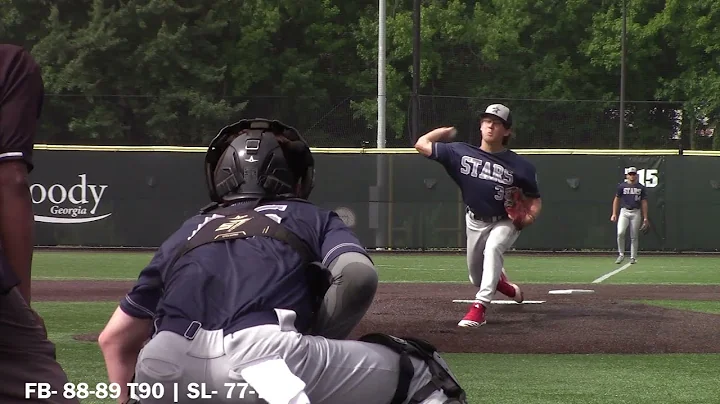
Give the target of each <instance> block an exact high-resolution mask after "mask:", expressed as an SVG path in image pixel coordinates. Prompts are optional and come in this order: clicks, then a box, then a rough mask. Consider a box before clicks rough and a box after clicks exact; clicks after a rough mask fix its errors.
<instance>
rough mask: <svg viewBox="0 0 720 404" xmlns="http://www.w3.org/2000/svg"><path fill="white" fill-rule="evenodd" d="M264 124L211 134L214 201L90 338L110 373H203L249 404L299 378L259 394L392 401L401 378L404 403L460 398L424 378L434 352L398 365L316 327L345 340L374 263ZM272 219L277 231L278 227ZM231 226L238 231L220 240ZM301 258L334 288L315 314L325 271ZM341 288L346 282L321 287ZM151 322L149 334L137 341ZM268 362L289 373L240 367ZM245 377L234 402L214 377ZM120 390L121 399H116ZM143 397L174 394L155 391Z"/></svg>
mask: <svg viewBox="0 0 720 404" xmlns="http://www.w3.org/2000/svg"><path fill="white" fill-rule="evenodd" d="M266 125H267V121H258V120H254V121H250V122H248V121H241V122H239V123H237V124H236V125H231V126H229V127H226V128H225V129H223V131H221V133H220V134H219V135H218V137H216V139H215V140H214V141H213V143H212V145H211V147H210V149H209V151H208V154H207V159H206V162H207V163H208V164H207V166H206V175H207V179H208V181H207V183H208V187H209V191H210V194H211V195H213V200H214V201H215V202H221V203H222V204H223V206H222V207H219V208H216V209H213V210H209V211H206V212H204V213H203V214H201V215H197V216H194V217H192V218H190V219H188V220H187V221H186V222H185V223H184V224H183V225H182V226H181V228H180V229H179V230H178V231H177V232H175V233H174V234H173V235H171V237H170V238H169V239H168V240H166V241H165V242H164V243H163V244H162V246H161V247H160V249H159V250H158V251H157V253H156V254H155V256H154V258H153V259H152V261H151V262H150V264H149V265H148V266H147V267H146V268H145V269H143V271H142V272H141V273H140V276H139V278H138V281H137V284H136V286H135V287H134V288H133V289H132V290H131V291H130V292H129V293H128V295H127V296H126V297H125V298H124V299H123V300H122V301H121V303H120V307H119V308H118V309H117V310H116V311H115V313H114V314H113V316H112V318H111V319H110V321H109V323H108V324H107V326H106V327H105V329H104V330H103V332H102V334H101V335H100V338H99V342H100V347H101V349H102V352H103V355H104V357H105V363H106V366H107V370H108V377H109V381H110V382H114V383H119V384H120V385H121V386H125V385H126V383H128V382H130V380H131V378H132V377H133V373H135V374H134V376H135V382H138V383H151V384H154V383H156V382H160V383H168V385H167V387H166V391H167V392H171V391H172V389H171V386H170V383H177V385H178V386H179V387H180V389H182V390H184V389H185V386H188V384H189V383H191V382H194V383H207V387H208V389H209V390H208V391H210V389H211V390H215V391H219V392H221V393H220V394H219V395H218V396H216V397H215V399H214V400H213V401H212V402H217V403H220V402H228V403H229V402H232V403H239V402H243V403H256V402H259V401H258V397H260V396H262V395H266V397H267V395H268V394H277V393H279V392H281V391H282V390H283V389H286V388H288V389H289V388H292V385H293V383H292V382H293V381H297V380H295V379H294V376H297V377H299V378H300V379H301V380H302V382H303V383H304V384H305V388H304V389H302V390H304V391H298V390H297V389H296V390H293V391H291V392H289V393H288V397H286V398H285V399H284V400H281V401H272V400H268V401H269V402H270V404H273V403H283V404H288V401H289V399H293V400H290V403H297V404H304V403H307V402H312V403H325V404H361V403H362V404H365V403H390V402H391V401H392V398H393V397H394V395H395V393H396V390H398V386H399V385H402V383H400V382H402V381H403V380H405V381H407V382H408V383H409V384H408V385H406V386H409V390H408V392H407V397H408V398H410V397H413V396H414V395H416V394H419V397H416V398H417V399H418V400H417V401H414V402H416V403H423V404H429V403H433V404H465V401H464V399H463V397H462V396H461V397H460V399H459V400H448V398H447V396H446V395H445V394H444V393H443V392H442V390H439V389H438V386H440V385H442V384H440V385H436V384H432V383H442V382H443V381H445V382H447V383H450V384H449V385H452V381H451V380H448V378H447V377H439V378H438V379H437V380H436V379H435V378H433V376H435V373H434V372H431V371H430V370H428V369H429V368H428V366H429V365H428V364H429V363H440V362H437V361H433V362H427V361H425V360H422V359H420V358H419V357H414V356H413V355H411V356H410V357H409V358H410V359H411V361H412V365H411V366H410V369H408V371H409V372H408V373H404V371H403V370H402V369H401V366H400V365H401V362H400V356H399V354H398V353H395V352H393V350H392V349H391V348H389V347H387V346H385V345H383V344H378V343H373V342H364V341H350V340H339V339H328V338H326V336H327V335H328V334H334V335H340V334H342V336H343V337H344V336H346V334H347V333H349V332H350V331H351V330H352V328H353V327H354V326H355V325H356V324H357V322H359V321H360V318H361V317H362V316H363V315H364V314H365V312H366V311H367V309H368V308H369V306H370V303H371V302H372V299H373V296H374V293H375V288H376V286H377V280H378V278H377V273H376V272H375V268H374V266H373V263H372V261H371V260H370V258H369V257H368V255H367V253H366V250H365V248H363V247H362V246H361V245H360V243H359V241H358V240H357V238H356V237H355V235H354V234H353V233H352V232H351V230H350V229H349V228H348V227H347V226H346V225H345V224H344V223H343V221H342V220H341V219H340V217H339V216H338V215H337V214H335V213H334V212H329V211H324V210H322V209H320V208H318V207H316V206H315V205H313V204H311V203H309V202H308V201H306V200H305V199H306V198H307V197H308V196H309V194H310V189H311V185H312V178H313V173H314V166H313V163H312V156H311V154H310V149H309V147H307V145H306V144H305V143H304V141H302V140H301V138H300V137H299V134H298V133H297V132H296V131H295V130H294V129H292V128H289V127H286V126H285V125H282V124H280V123H279V122H274V123H273V124H272V125H270V126H266ZM298 139H300V140H298ZM278 142H280V144H281V145H282V146H280V145H279V144H278ZM213 219H215V221H213ZM217 221H220V222H219V223H218V222H217ZM278 228H280V229H282V228H284V229H285V230H283V233H276V231H277V229H278ZM285 231H287V232H288V233H285ZM228 232H231V233H228ZM278 234H286V237H289V235H291V234H295V235H297V237H298V238H299V239H296V243H295V244H293V242H292V239H289V240H291V241H290V242H288V243H286V242H283V241H282V240H278V239H275V238H272V237H270V236H272V235H278ZM234 235H235V236H238V237H241V238H236V239H230V238H232V237H234ZM246 236H247V237H248V238H242V237H246ZM204 238H207V243H206V244H203V245H200V246H198V247H197V248H195V249H192V250H190V251H188V252H187V253H186V254H185V255H182V256H179V259H177V261H175V260H174V257H176V256H177V254H178V250H179V249H180V248H182V247H183V246H184V245H185V243H186V242H188V240H191V242H197V241H195V240H198V239H199V240H203V239H204ZM295 246H300V247H299V248H296V247H295ZM303 246H304V247H303ZM294 250H295V251H294ZM303 258H307V259H305V260H304V259H303ZM312 261H317V262H322V265H327V266H328V267H329V270H330V272H331V273H332V275H333V278H334V279H339V280H340V282H338V283H333V285H332V286H330V291H329V292H328V294H335V295H344V296H345V298H343V299H334V298H333V299H328V298H327V296H328V294H326V295H325V299H324V301H323V302H322V304H321V307H320V310H319V314H317V315H316V313H315V312H314V311H315V308H316V301H317V300H318V299H317V296H320V297H321V298H322V297H323V293H325V290H326V289H325V288H324V287H320V288H317V287H316V286H315V285H316V283H315V282H317V280H319V279H321V277H318V276H317V275H318V274H322V273H323V271H319V269H320V268H318V267H316V266H307V265H305V264H304V262H305V263H307V262H312ZM173 262H175V263H176V265H172V263H173ZM321 283H322V282H321ZM339 288H342V289H343V290H344V292H337V291H335V292H333V289H339ZM318 317H319V318H318ZM323 317H324V319H323ZM348 319H350V320H349V321H348ZM318 320H319V323H318ZM153 323H154V325H155V334H154V335H153V337H152V339H151V340H150V341H149V342H147V344H146V345H144V347H143V343H144V342H145V340H146V339H147V337H148V330H149V329H150V327H151V326H152V325H153ZM336 323H339V324H341V327H339V328H340V329H342V330H344V331H342V332H339V331H338V327H337V326H336ZM311 332H312V333H313V334H315V335H308V334H309V333H311ZM141 348H142V350H141ZM274 359H282V362H284V363H285V364H286V366H287V367H289V369H288V368H287V367H286V368H284V369H285V370H287V373H283V369H282V368H281V369H279V370H277V369H274V370H273V371H272V372H270V373H269V374H265V375H260V376H259V379H254V378H253V377H252V374H247V372H252V369H250V370H248V367H250V366H251V365H253V364H258V363H261V362H263V363H266V362H265V361H270V360H274ZM442 363H443V364H444V361H443V362H442ZM282 366H285V365H282ZM253 369H254V368H253ZM243 372H245V373H243ZM293 375H294V376H293ZM243 380H245V381H246V382H249V383H250V384H251V386H252V389H249V390H248V391H257V395H253V394H251V393H248V394H246V397H247V398H246V399H245V400H238V396H239V393H238V392H240V391H241V389H240V388H238V389H237V390H236V393H235V394H233V395H232V398H227V388H226V387H225V383H228V382H230V383H232V382H236V383H238V382H239V383H242V382H243ZM431 380H432V382H431ZM399 383H400V384H399ZM300 384H301V385H302V383H300ZM263 386H265V387H267V388H268V389H269V390H270V391H269V392H268V391H267V390H264V389H263ZM301 387H302V386H301ZM423 387H425V388H424V389H423ZM457 387H458V388H459V385H457ZM421 389H422V390H421ZM124 393H125V394H124V395H123V397H121V398H120V400H119V402H122V401H123V399H126V398H127V390H126V391H125V392H124ZM180 395H181V397H184V399H183V398H181V400H180V401H179V402H181V403H183V402H195V401H192V400H189V399H188V398H187V397H186V395H185V394H184V392H183V391H181V392H180ZM308 398H309V401H308ZM141 402H142V403H143V404H145V403H148V402H158V403H171V402H178V401H173V395H172V394H166V395H165V396H164V398H162V399H159V400H151V401H149V400H145V399H143V400H141Z"/></svg>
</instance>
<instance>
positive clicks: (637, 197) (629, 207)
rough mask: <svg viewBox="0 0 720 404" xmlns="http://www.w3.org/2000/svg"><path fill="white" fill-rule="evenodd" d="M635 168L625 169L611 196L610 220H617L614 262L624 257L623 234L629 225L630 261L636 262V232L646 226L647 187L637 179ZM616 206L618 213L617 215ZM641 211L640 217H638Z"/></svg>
mask: <svg viewBox="0 0 720 404" xmlns="http://www.w3.org/2000/svg"><path fill="white" fill-rule="evenodd" d="M637 177H638V176H637V168H635V167H628V168H627V169H626V170H625V181H623V182H621V183H620V184H618V186H617V190H616V191H615V198H613V204H612V215H611V216H610V220H611V221H612V222H615V221H617V247H618V258H617V260H615V263H616V264H619V263H621V262H623V260H624V259H625V234H626V231H627V228H628V224H629V225H630V263H631V264H634V263H636V262H637V253H638V245H639V244H640V240H639V239H638V233H639V232H640V230H641V229H643V228H645V227H647V226H648V224H649V222H648V205H647V189H646V188H645V186H644V185H643V184H641V183H640V182H639V181H638V178H637ZM618 208H620V214H619V215H618ZM641 213H642V219H641V217H640V215H641Z"/></svg>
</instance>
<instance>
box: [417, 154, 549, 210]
mask: <svg viewBox="0 0 720 404" xmlns="http://www.w3.org/2000/svg"><path fill="white" fill-rule="evenodd" d="M429 158H431V159H433V160H436V161H438V162H439V163H441V164H442V165H443V167H445V170H446V171H447V172H448V174H449V175H450V177H451V178H452V179H453V180H454V181H455V183H456V184H458V186H459V187H460V190H461V192H462V198H463V202H464V203H465V204H466V205H467V206H468V208H470V210H472V211H473V213H474V214H475V215H477V216H482V217H486V216H507V213H506V212H505V197H506V196H505V190H506V189H507V188H510V187H518V188H520V189H521V190H522V191H523V193H524V194H525V195H526V196H528V197H531V198H539V197H540V189H539V187H538V182H537V173H536V171H535V166H534V165H533V164H532V163H530V162H529V161H528V160H526V159H524V158H522V157H520V156H519V155H518V154H517V153H515V152H513V151H512V150H507V149H506V150H504V151H502V152H499V153H488V152H485V151H483V150H481V149H480V148H479V147H476V146H472V145H470V144H468V143H464V142H452V143H441V142H434V143H433V148H432V154H431V155H430V156H429Z"/></svg>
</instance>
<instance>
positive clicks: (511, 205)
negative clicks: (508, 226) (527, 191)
mask: <svg viewBox="0 0 720 404" xmlns="http://www.w3.org/2000/svg"><path fill="white" fill-rule="evenodd" d="M528 208H529V203H528V200H527V198H525V195H523V192H522V190H521V189H520V188H518V187H510V188H506V189H505V212H507V214H508V217H509V218H510V220H512V221H513V224H514V225H515V228H517V229H518V230H522V228H523V227H524V224H523V223H524V222H525V217H526V216H527V215H528V213H529V209H528Z"/></svg>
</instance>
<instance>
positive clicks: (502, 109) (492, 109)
mask: <svg viewBox="0 0 720 404" xmlns="http://www.w3.org/2000/svg"><path fill="white" fill-rule="evenodd" d="M489 115H490V116H495V117H498V118H500V120H501V121H502V122H503V125H505V127H506V128H508V129H509V128H511V127H512V114H511V113H510V108H508V107H506V106H504V105H502V104H491V105H488V107H487V108H485V112H484V113H483V114H482V115H481V116H480V119H482V118H484V117H486V116H489Z"/></svg>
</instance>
